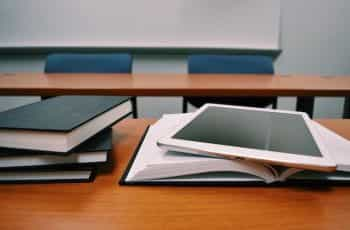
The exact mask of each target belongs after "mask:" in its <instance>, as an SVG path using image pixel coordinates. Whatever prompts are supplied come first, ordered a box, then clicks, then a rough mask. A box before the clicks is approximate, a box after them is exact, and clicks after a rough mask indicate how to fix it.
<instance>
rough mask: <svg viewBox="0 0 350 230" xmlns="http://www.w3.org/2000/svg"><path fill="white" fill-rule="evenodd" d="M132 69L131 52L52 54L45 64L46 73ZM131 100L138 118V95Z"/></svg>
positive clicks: (108, 71) (124, 70)
mask: <svg viewBox="0 0 350 230" xmlns="http://www.w3.org/2000/svg"><path fill="white" fill-rule="evenodd" d="M131 69H132V57H131V55H129V54H51V55H49V56H48V57H47V59H46V64H45V73H131ZM47 98H48V97H42V99H47ZM130 100H131V103H132V110H133V117H134V118H137V101H136V97H132V98H131V99H130Z"/></svg>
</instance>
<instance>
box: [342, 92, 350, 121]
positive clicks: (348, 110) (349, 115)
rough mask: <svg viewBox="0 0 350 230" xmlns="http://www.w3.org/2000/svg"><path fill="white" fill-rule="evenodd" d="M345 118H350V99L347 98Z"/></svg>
mask: <svg viewBox="0 0 350 230" xmlns="http://www.w3.org/2000/svg"><path fill="white" fill-rule="evenodd" d="M343 118H344V119H349V118H350V97H345V103H344V113H343Z"/></svg>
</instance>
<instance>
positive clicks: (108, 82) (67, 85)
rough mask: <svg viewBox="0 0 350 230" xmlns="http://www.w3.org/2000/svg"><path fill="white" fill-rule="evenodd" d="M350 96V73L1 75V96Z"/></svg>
mask: <svg viewBox="0 0 350 230" xmlns="http://www.w3.org/2000/svg"><path fill="white" fill-rule="evenodd" d="M69 94H81V95H83V94H96V95H130V96H350V78H348V77H317V76H283V77H282V76H273V75H230V74H202V75H200V74H41V73H23V74H0V95H42V96H54V95H69Z"/></svg>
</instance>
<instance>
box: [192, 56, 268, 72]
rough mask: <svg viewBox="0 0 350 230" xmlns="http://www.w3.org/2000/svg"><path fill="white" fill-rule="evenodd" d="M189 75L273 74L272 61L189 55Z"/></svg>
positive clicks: (264, 58)
mask: <svg viewBox="0 0 350 230" xmlns="http://www.w3.org/2000/svg"><path fill="white" fill-rule="evenodd" d="M188 72H189V73H198V74H199V73H219V74H220V73H222V74H225V73H226V74H229V73H232V74H235V73H236V74H273V73H274V68H273V60H272V58H271V57H268V56H260V55H191V56H190V57H189V58H188Z"/></svg>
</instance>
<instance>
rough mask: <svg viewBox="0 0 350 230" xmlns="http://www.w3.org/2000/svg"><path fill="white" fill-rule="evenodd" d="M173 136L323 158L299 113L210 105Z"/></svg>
mask: <svg viewBox="0 0 350 230" xmlns="http://www.w3.org/2000/svg"><path fill="white" fill-rule="evenodd" d="M173 138H176V139H182V140H188V141H196V142H205V143H211V144H219V145H227V146H236V147H242V148H253V149H260V150H269V151H277V152H285V153H291V154H297V155H306V156H316V157H322V154H321V152H320V149H319V148H318V146H317V144H316V142H315V140H314V138H313V136H312V135H311V133H310V131H309V129H308V127H307V126H306V124H305V120H304V119H303V117H302V116H301V115H298V114H287V113H278V112H267V111H256V110H245V109H237V108H234V109H233V108H225V107H214V106H209V107H208V108H206V109H205V110H204V111H203V112H202V113H200V114H198V116H197V117H196V118H195V119H194V120H192V121H191V122H190V123H189V124H187V125H186V126H185V127H184V128H182V129H181V130H180V131H178V132H177V133H176V134H175V135H174V136H173Z"/></svg>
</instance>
